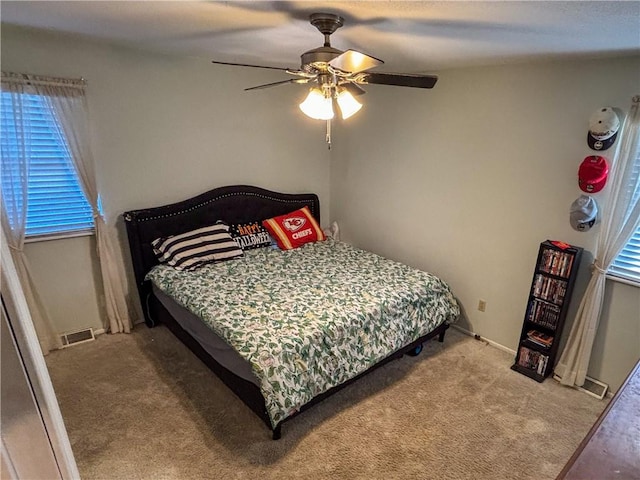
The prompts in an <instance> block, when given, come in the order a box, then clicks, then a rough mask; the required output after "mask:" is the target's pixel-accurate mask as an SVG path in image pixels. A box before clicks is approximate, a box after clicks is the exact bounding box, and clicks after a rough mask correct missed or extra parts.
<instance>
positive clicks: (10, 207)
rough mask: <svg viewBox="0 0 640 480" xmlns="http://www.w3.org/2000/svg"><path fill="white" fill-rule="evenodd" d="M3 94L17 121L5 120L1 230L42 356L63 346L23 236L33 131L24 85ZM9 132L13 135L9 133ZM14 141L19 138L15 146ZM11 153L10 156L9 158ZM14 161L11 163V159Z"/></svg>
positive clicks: (9, 86) (8, 86) (8, 88)
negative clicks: (37, 283) (29, 125)
mask: <svg viewBox="0 0 640 480" xmlns="http://www.w3.org/2000/svg"><path fill="white" fill-rule="evenodd" d="M2 91H3V93H4V95H8V96H9V97H10V101H11V103H12V108H13V111H14V112H16V115H15V118H12V119H7V118H3V119H2V131H3V132H4V134H3V135H2V141H1V146H0V148H1V149H2V159H3V160H2V169H1V174H2V189H1V190H0V191H1V203H2V208H1V210H0V213H1V215H2V229H3V231H4V234H5V238H6V239H7V244H8V246H9V249H10V251H11V254H12V257H13V262H14V264H15V266H16V271H17V273H18V276H19V278H20V282H21V284H22V289H23V290H24V296H25V298H26V299H27V303H28V304H29V309H30V311H31V318H32V319H33V325H34V327H35V329H36V333H37V335H38V340H39V341H40V348H41V349H42V353H43V354H44V355H46V354H47V353H49V351H51V350H55V349H58V348H61V347H62V342H61V340H60V337H59V336H58V335H56V331H55V329H54V327H53V324H52V323H51V320H50V319H49V317H48V315H47V311H46V310H45V309H44V308H43V306H42V302H41V300H40V297H39V295H38V291H37V289H36V288H35V285H34V283H33V279H32V277H31V275H30V273H29V262H28V261H27V256H26V255H25V253H24V235H25V228H26V224H27V179H28V178H29V162H30V158H31V155H30V145H31V142H30V141H29V134H30V129H29V128H25V127H26V125H25V124H24V120H25V117H24V115H22V111H23V110H24V108H25V106H24V104H23V97H22V95H21V93H23V92H24V88H23V86H22V85H18V84H14V83H8V84H5V83H4V82H3V83H2ZM9 129H11V130H12V132H9ZM11 139H16V141H15V143H14V142H12V141H11ZM9 152H11V155H9ZM9 158H10V159H11V161H8V159H9Z"/></svg>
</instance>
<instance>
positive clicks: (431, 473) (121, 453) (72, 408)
mask: <svg viewBox="0 0 640 480" xmlns="http://www.w3.org/2000/svg"><path fill="white" fill-rule="evenodd" d="M512 361H513V358H512V357H511V355H510V354H508V353H505V352H503V351H501V350H498V349H496V348H494V347H491V346H489V345H487V344H486V343H484V342H482V341H477V340H474V339H472V338H471V337H467V336H465V335H463V334H461V333H460V332H458V331H456V330H454V329H449V331H448V332H447V335H446V338H445V342H444V343H438V342H437V341H435V340H434V341H430V342H428V343H427V344H425V349H424V351H423V352H422V354H420V355H419V356H418V357H403V358H402V359H400V360H397V361H393V362H390V363H389V364H387V365H386V366H384V367H382V368H380V369H378V370H376V371H375V372H372V373H371V374H370V375H367V376H366V377H364V378H362V379H360V380H359V381H358V382H355V383H354V384H352V385H350V386H348V387H347V388H345V389H343V390H342V391H340V392H338V393H337V394H335V395H333V396H332V397H330V398H328V399H327V400H325V401H323V402H321V403H320V404H318V405H316V406H315V407H314V408H312V409H310V410H308V411H306V412H304V413H302V414H300V415H299V416H298V417H296V418H295V419H292V420H291V421H290V422H286V423H285V424H284V425H283V427H282V439H281V440H278V441H273V440H271V432H270V431H269V430H268V429H267V427H266V426H265V425H264V424H263V423H262V420H260V419H259V418H258V417H257V416H255V414H254V413H253V412H251V411H250V410H249V409H248V408H247V407H246V406H244V404H243V403H242V402H241V401H240V400H239V399H238V398H236V397H235V395H234V394H233V393H231V391H230V390H228V389H227V388H226V387H225V386H224V384H222V382H220V381H219V380H218V379H217V377H216V376H215V375H214V374H213V373H211V372H210V371H209V370H208V369H207V368H206V367H205V366H204V364H202V363H201V362H200V360H199V359H198V358H196V357H195V355H193V354H192V353H191V352H190V351H189V350H188V349H187V348H186V347H184V346H183V345H182V344H181V343H180V342H179V341H178V340H177V339H176V338H175V337H174V336H173V335H172V334H171V332H169V331H168V330H167V329H166V328H164V327H162V326H160V327H157V328H154V329H148V328H146V327H145V326H138V327H136V328H135V329H134V331H133V333H132V334H130V335H125V334H120V335H101V336H99V337H98V338H97V339H96V341H95V342H90V343H85V344H81V345H77V346H74V347H72V348H69V349H66V350H61V351H56V352H52V353H51V354H50V355H49V356H48V357H47V364H48V367H49V371H50V374H51V378H52V381H53V385H54V388H55V391H56V394H57V396H58V400H59V403H60V408H61V410H62V414H63V418H64V421H65V424H66V426H67V430H68V432H69V437H70V439H71V444H72V448H73V451H74V453H75V456H76V461H77V463H78V468H79V470H80V473H81V475H82V477H83V478H84V479H136V478H139V479H205V478H207V479H214V478H216V479H217V478H220V479H245V478H247V479H258V478H266V479H270V478H274V479H275V478H278V479H288V478H308V479H365V478H366V479H396V478H398V479H400V478H402V479H407V478H409V479H414V478H415V479H439V480H446V479H474V480H482V479H487V480H489V479H491V480H495V479H509V480H516V479H552V478H555V476H556V475H557V474H558V473H559V472H560V470H561V469H562V467H563V466H564V464H565V462H566V461H567V460H568V459H569V457H570V456H571V454H572V453H573V451H574V450H575V448H576V447H577V446H578V444H579V443H580V441H581V440H582V438H583V437H584V435H585V434H586V433H587V432H588V430H589V428H590V427H591V425H592V424H593V423H594V421H595V420H596V418H597V416H598V415H599V413H600V412H601V411H602V410H603V409H604V407H605V404H606V402H603V401H599V400H597V399H594V398H592V397H589V396H588V395H585V394H583V393H580V392H578V391H576V390H572V389H570V388H566V387H562V386H560V385H559V384H557V383H556V382H554V381H553V380H547V381H545V382H544V383H542V384H539V383H536V382H534V381H533V380H531V379H529V378H526V377H524V376H523V375H520V374H518V373H516V372H513V371H512V370H510V369H509V367H510V365H511V363H512Z"/></svg>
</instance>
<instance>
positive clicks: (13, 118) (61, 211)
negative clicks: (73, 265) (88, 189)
mask: <svg viewBox="0 0 640 480" xmlns="http://www.w3.org/2000/svg"><path fill="white" fill-rule="evenodd" d="M21 97H22V108H19V109H18V108H16V109H15V110H16V111H14V107H13V103H12V101H11V95H10V94H9V93H7V92H2V102H1V110H0V113H1V115H2V116H1V122H2V137H3V138H2V162H3V163H5V162H7V163H8V164H12V163H14V164H15V162H12V161H11V158H12V156H13V157H14V158H16V156H17V155H18V152H19V145H20V143H19V142H22V138H18V137H17V135H16V133H15V122H17V121H24V123H25V125H26V129H25V135H24V136H25V142H27V152H28V155H29V158H30V161H29V175H28V179H27V199H28V200H27V219H26V231H25V234H26V236H28V237H29V236H30V237H33V236H41V235H58V234H64V233H77V232H82V231H91V230H93V226H94V225H93V212H92V209H91V206H90V205H89V203H88V202H87V200H86V198H85V196H84V192H83V191H82V189H81V188H80V185H79V183H78V178H77V176H76V172H75V169H74V167H73V164H72V160H71V156H70V154H69V150H68V147H67V145H66V143H65V142H64V140H62V139H60V136H59V135H58V132H57V128H56V124H55V122H56V118H55V117H54V116H53V114H52V113H51V112H50V111H49V109H48V108H47V106H46V104H45V102H44V98H43V97H42V96H40V95H32V94H21ZM7 163H5V168H6V166H7ZM14 178H15V177H14ZM10 180H11V179H10V178H7V176H4V175H3V178H2V188H3V190H4V189H7V188H18V187H17V186H11V185H8V184H7V182H9V181H10Z"/></svg>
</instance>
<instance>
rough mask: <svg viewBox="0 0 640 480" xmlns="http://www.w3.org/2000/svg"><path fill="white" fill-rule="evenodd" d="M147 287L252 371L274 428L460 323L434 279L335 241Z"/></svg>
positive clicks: (267, 251)
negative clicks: (412, 345)
mask: <svg viewBox="0 0 640 480" xmlns="http://www.w3.org/2000/svg"><path fill="white" fill-rule="evenodd" d="M147 279H149V280H151V281H152V282H153V284H154V286H155V287H156V288H158V289H160V290H162V291H163V292H164V293H165V294H167V295H169V296H170V297H171V298H173V299H174V300H175V301H176V302H177V303H178V304H180V305H181V306H183V307H184V308H185V309H187V310H188V311H190V312H191V313H192V314H194V315H196V316H197V317H199V318H200V319H201V320H202V322H203V323H204V324H205V325H206V326H207V327H208V328H210V329H211V330H212V331H213V332H214V333H215V334H216V335H217V336H218V337H220V338H221V339H223V340H224V342H226V343H227V344H228V345H229V346H231V347H232V348H233V349H234V350H235V351H236V352H237V353H238V355H239V356H240V357H242V358H243V359H244V360H246V361H247V362H248V364H249V365H250V366H251V371H252V373H253V375H255V377H256V378H257V379H258V381H259V386H260V390H261V392H262V394H263V396H264V398H265V406H266V408H267V412H268V414H269V417H270V420H271V423H272V425H273V426H274V427H275V426H276V425H277V424H278V423H279V422H281V421H282V420H284V419H286V418H287V417H289V416H290V415H292V414H294V413H295V412H297V411H298V410H299V409H300V407H302V406H303V405H304V404H306V403H307V402H309V401H310V400H311V399H313V398H314V397H315V396H317V395H319V394H321V393H323V392H325V391H327V390H329V389H331V388H332V387H334V386H337V385H339V384H342V383H344V382H345V381H347V380H349V379H351V378H353V377H355V376H357V375H359V374H360V373H363V372H364V371H366V370H367V369H369V368H370V367H372V366H373V365H375V364H376V363H378V362H380V361H381V360H382V359H384V358H385V357H387V356H389V355H390V354H392V353H393V352H395V351H397V350H399V349H400V348H402V347H404V346H405V345H408V344H409V343H411V342H412V341H414V340H416V339H418V338H419V337H421V336H423V335H426V334H427V333H429V332H431V331H432V330H434V329H435V328H436V327H437V326H439V325H440V324H442V323H443V322H445V321H453V320H455V319H456V318H457V316H458V315H459V307H458V304H457V302H456V300H455V298H454V297H453V295H452V293H451V290H450V288H449V286H448V285H447V284H446V283H445V282H444V281H442V280H441V279H439V278H438V277H436V276H435V275H432V274H430V273H426V272H422V271H420V270H416V269H414V268H411V267H409V266H407V265H404V264H401V263H398V262H394V261H391V260H388V259H385V258H383V257H380V256H378V255H375V254H373V253H371V252H366V251H363V250H360V249H357V248H355V247H353V246H351V245H349V244H347V243H342V242H334V241H332V240H327V241H324V242H317V243H311V244H307V245H305V246H303V247H301V248H298V249H294V250H288V251H281V250H276V249H271V248H262V249H259V250H253V251H247V252H245V256H244V257H243V258H240V259H237V260H231V261H227V262H221V263H216V264H212V265H206V266H204V267H202V268H200V269H198V270H196V271H194V272H180V271H177V270H175V269H173V268H171V267H168V266H166V265H158V266H156V267H154V268H153V269H152V270H151V271H150V272H149V273H148V275H147Z"/></svg>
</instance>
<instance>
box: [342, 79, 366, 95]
mask: <svg viewBox="0 0 640 480" xmlns="http://www.w3.org/2000/svg"><path fill="white" fill-rule="evenodd" d="M341 85H342V86H343V87H344V88H345V90H347V91H348V92H349V93H350V94H351V95H353V96H354V97H357V96H358V95H364V94H365V93H367V92H366V91H365V90H364V89H363V88H360V87H359V86H358V85H356V84H355V83H351V82H347V83H344V84H341Z"/></svg>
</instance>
